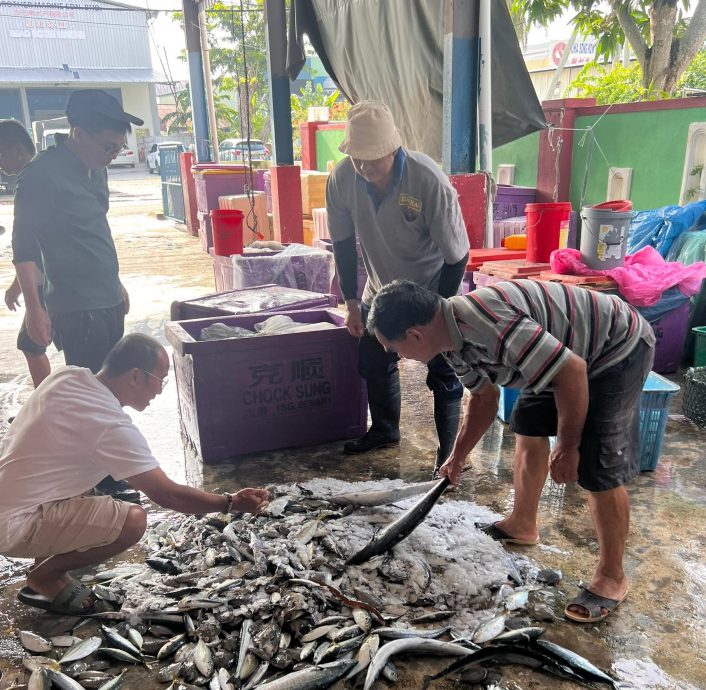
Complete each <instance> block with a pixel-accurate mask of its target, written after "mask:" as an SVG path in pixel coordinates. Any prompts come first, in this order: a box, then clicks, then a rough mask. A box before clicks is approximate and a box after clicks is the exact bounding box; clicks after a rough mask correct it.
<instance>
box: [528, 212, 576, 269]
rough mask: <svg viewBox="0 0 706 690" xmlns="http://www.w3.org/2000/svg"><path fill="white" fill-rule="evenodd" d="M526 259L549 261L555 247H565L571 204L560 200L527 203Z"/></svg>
mask: <svg viewBox="0 0 706 690" xmlns="http://www.w3.org/2000/svg"><path fill="white" fill-rule="evenodd" d="M525 214H526V215H527V225H526V228H525V231H526V234H527V261H529V262H530V263H549V257H550V256H551V253H552V252H553V251H554V250H555V249H565V248H566V247H567V243H568V241H569V221H570V219H571V204H570V203H569V202H568V201H560V202H557V203H551V204H527V206H526V207H525Z"/></svg>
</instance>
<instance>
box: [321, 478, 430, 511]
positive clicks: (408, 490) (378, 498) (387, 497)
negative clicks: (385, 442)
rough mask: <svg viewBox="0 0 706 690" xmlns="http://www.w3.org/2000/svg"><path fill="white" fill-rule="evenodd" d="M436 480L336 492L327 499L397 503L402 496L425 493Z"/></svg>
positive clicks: (364, 503)
mask: <svg viewBox="0 0 706 690" xmlns="http://www.w3.org/2000/svg"><path fill="white" fill-rule="evenodd" d="M436 484H437V482H436V481H433V482H421V483H419V484H410V485H408V486H402V487H400V488H399V489H386V490H384V491H354V492H352V493H348V494H337V495H336V496H330V497H329V498H328V499H327V500H328V501H329V502H330V503H333V504H335V505H339V506H347V505H354V506H366V507H373V506H384V505H389V504H390V503H397V501H401V500H402V499H403V498H409V497H410V496H418V495H419V494H423V493H426V492H427V491H429V490H430V489H432V488H434V486H436Z"/></svg>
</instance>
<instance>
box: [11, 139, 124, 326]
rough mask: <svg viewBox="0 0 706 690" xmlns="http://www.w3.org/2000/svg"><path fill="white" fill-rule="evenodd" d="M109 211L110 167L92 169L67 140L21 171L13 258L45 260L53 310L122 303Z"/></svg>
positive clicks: (48, 298)
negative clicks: (73, 150)
mask: <svg viewBox="0 0 706 690" xmlns="http://www.w3.org/2000/svg"><path fill="white" fill-rule="evenodd" d="M107 213H108V177H107V171H106V170H105V169H104V170H100V171H95V170H90V171H89V169H88V168H87V167H86V166H85V165H84V164H83V163H82V162H81V161H80V160H79V159H78V157H77V156H76V155H75V154H74V153H73V152H72V151H70V150H69V149H68V148H67V147H66V146H64V145H63V144H60V145H59V146H57V147H53V148H50V149H47V150H46V151H43V152H42V153H40V154H39V155H38V156H37V157H36V158H34V160H32V162H31V163H29V164H28V165H27V166H26V167H25V168H24V170H22V172H21V173H20V175H19V178H18V180H17V191H16V194H15V222H14V228H13V232H12V248H13V262H14V263H16V264H17V263H23V262H26V261H35V262H36V263H37V264H38V265H40V266H41V265H42V262H43V264H44V272H45V275H46V282H45V297H46V302H47V310H48V311H49V313H50V314H53V313H58V312H66V311H80V310H89V309H103V308H108V307H114V306H115V305H117V304H119V303H120V302H121V301H122V293H121V290H120V281H119V279H118V257H117V253H116V251H115V244H114V242H113V238H112V235H111V232H110V226H109V225H108V218H107Z"/></svg>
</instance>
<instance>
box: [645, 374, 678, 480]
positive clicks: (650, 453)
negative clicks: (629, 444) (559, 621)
mask: <svg viewBox="0 0 706 690" xmlns="http://www.w3.org/2000/svg"><path fill="white" fill-rule="evenodd" d="M678 391H679V386H678V385H677V384H676V383H672V382H671V381H668V380H667V379H665V378H664V376H660V375H659V374H656V373H655V372H654V371H652V372H650V375H649V376H648V377H647V380H646V381H645V385H644V387H643V389H642V396H641V397H640V471H641V472H650V471H652V470H654V469H655V468H656V467H657V462H658V461H659V455H660V453H661V452H662V443H663V442H664V432H665V430H666V429H667V419H668V417H669V403H670V401H671V399H672V396H673V395H674V394H675V393H677V392H678Z"/></svg>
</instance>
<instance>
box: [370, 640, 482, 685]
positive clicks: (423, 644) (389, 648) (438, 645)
mask: <svg viewBox="0 0 706 690" xmlns="http://www.w3.org/2000/svg"><path fill="white" fill-rule="evenodd" d="M410 652H423V653H424V654H434V655H436V656H469V655H471V654H473V653H474V652H473V650H472V649H468V648H467V647H462V646H461V645H460V644H454V643H453V642H442V641H441V640H430V639H428V638H421V637H413V638H410V639H406V640H395V641H394V642H388V643H387V644H386V645H383V646H382V647H380V649H378V651H377V654H376V655H375V656H374V657H373V660H372V663H371V664H370V666H368V673H367V675H366V676H365V688H364V690H370V688H371V687H372V686H373V683H374V682H375V681H376V680H377V677H378V676H379V675H380V674H381V673H382V670H383V669H384V668H385V665H386V664H387V662H388V661H389V660H390V658H391V657H392V656H394V655H395V654H408V653H410Z"/></svg>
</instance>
